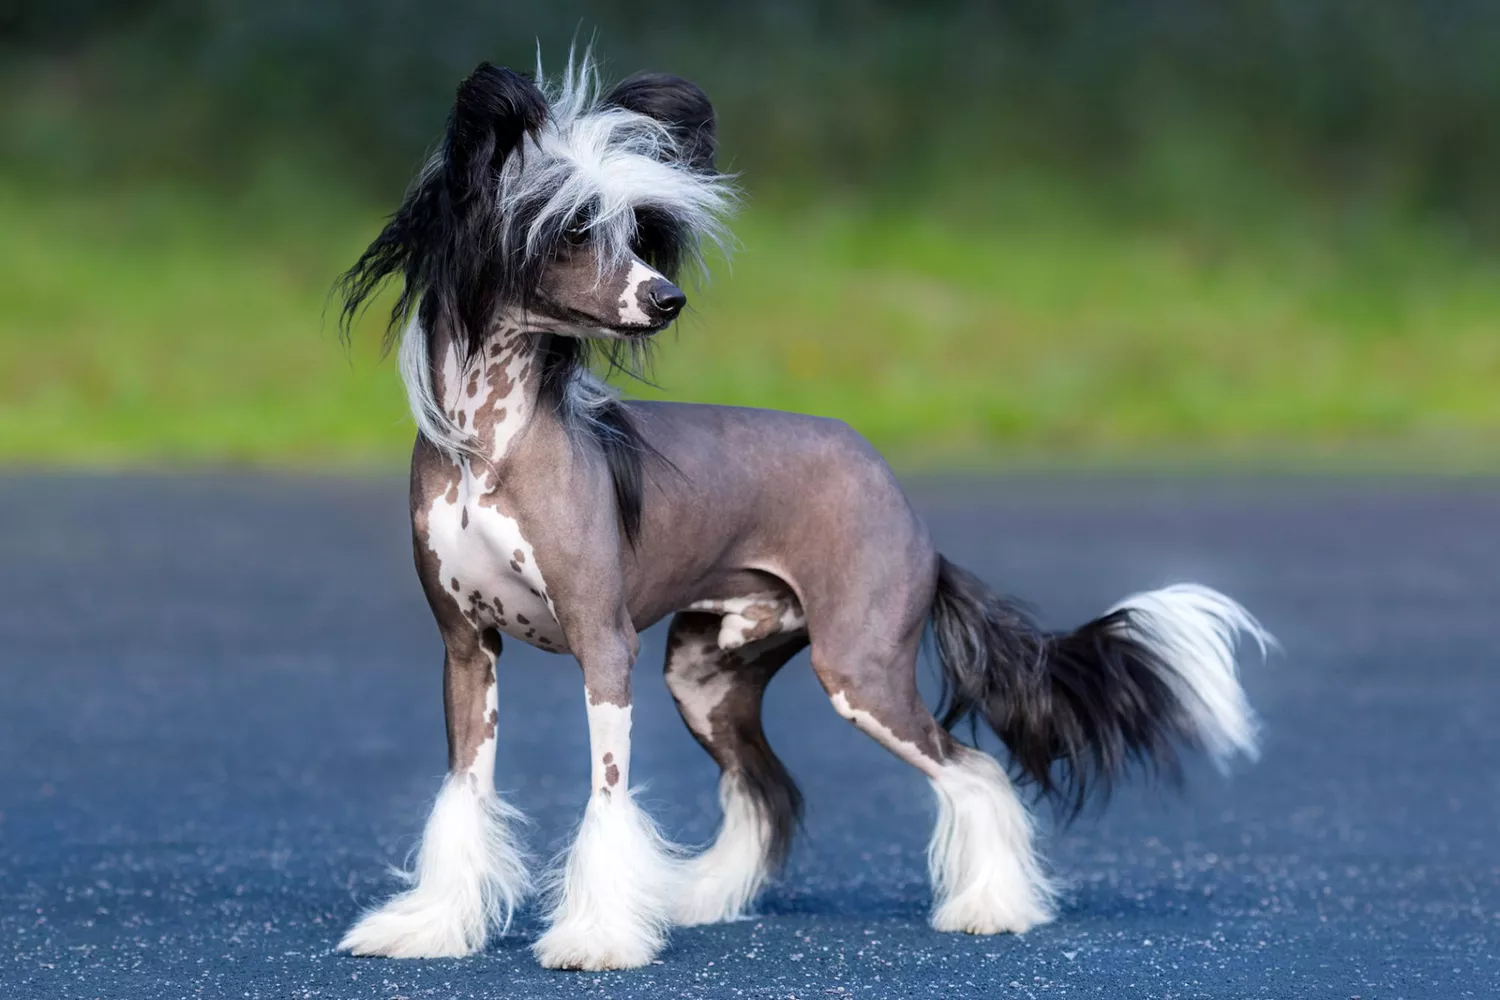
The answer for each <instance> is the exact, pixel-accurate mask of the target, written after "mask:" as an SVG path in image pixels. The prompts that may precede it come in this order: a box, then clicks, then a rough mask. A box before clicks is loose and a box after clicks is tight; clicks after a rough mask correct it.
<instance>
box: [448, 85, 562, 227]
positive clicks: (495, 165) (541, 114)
mask: <svg viewBox="0 0 1500 1000" xmlns="http://www.w3.org/2000/svg"><path fill="white" fill-rule="evenodd" d="M546 120H547V101H546V99H545V98H543V97H542V94H541V91H539V90H538V89H537V87H536V84H534V83H532V82H531V80H529V79H527V78H526V77H524V76H522V75H521V74H520V73H517V72H516V71H514V70H510V69H501V68H500V67H498V66H495V65H492V64H491V63H487V62H485V63H480V64H479V66H478V68H476V69H475V70H474V72H473V73H471V74H469V77H468V79H466V80H465V81H464V82H463V83H460V84H459V85H458V93H457V95H456V96H455V97H454V100H453V111H452V113H451V114H449V116H448V134H447V136H446V138H445V139H444V143H443V147H444V153H445V156H446V160H447V163H446V172H447V174H448V177H447V182H448V186H449V193H450V194H451V195H452V196H453V197H454V199H455V201H461V200H463V199H466V198H471V197H473V196H474V195H476V194H479V193H481V192H487V191H488V190H489V189H490V187H491V186H492V184H493V178H494V172H495V171H497V170H499V169H500V167H501V165H503V164H504V163H505V160H506V158H507V157H509V156H510V155H511V153H513V152H515V151H516V149H517V147H519V146H520V144H521V141H522V138H523V137H524V136H526V135H528V134H530V135H533V136H534V135H536V133H537V130H538V129H540V128H541V127H542V124H543V123H544V122H545V121H546Z"/></svg>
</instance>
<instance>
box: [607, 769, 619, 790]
mask: <svg viewBox="0 0 1500 1000" xmlns="http://www.w3.org/2000/svg"><path fill="white" fill-rule="evenodd" d="M604 780H605V781H606V782H608V783H609V787H610V788H613V787H615V786H616V785H618V784H619V783H620V769H619V768H618V767H616V766H615V765H614V764H611V765H609V766H608V767H606V768H605V769H604Z"/></svg>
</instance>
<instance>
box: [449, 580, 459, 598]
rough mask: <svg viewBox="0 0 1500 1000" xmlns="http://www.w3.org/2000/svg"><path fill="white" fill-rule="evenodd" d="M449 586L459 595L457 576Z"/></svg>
mask: <svg viewBox="0 0 1500 1000" xmlns="http://www.w3.org/2000/svg"><path fill="white" fill-rule="evenodd" d="M448 585H449V586H450V587H452V588H453V592H454V593H455V594H456V593H458V577H456V576H455V577H454V578H453V580H452V581H451V582H450V583H449V584H448Z"/></svg>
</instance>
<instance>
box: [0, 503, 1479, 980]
mask: <svg viewBox="0 0 1500 1000" xmlns="http://www.w3.org/2000/svg"><path fill="white" fill-rule="evenodd" d="M913 493H914V495H915V497H916V499H917V502H918V506H919V507H920V508H921V509H922V510H923V511H924V513H925V514H926V515H927V516H928V517H929V519H930V522H931V523H932V525H933V527H934V531H935V534H936V535H937V537H938V539H939V541H940V542H941V544H942V547H943V549H944V550H945V551H946V552H947V553H948V554H949V555H950V556H951V557H953V558H955V559H957V560H958V561H960V562H962V563H964V564H966V565H968V566H970V567H971V568H973V569H974V570H976V571H977V572H979V573H980V574H981V575H982V576H984V577H985V578H986V579H988V580H989V581H990V582H991V583H992V584H994V585H996V586H997V587H998V588H1001V589H1003V590H1006V591H1008V592H1012V593H1015V594H1018V595H1020V596H1022V597H1025V598H1027V599H1029V600H1031V601H1033V602H1035V603H1036V604H1037V605H1038V606H1039V607H1040V608H1041V610H1042V612H1043V615H1044V617H1045V618H1046V619H1047V620H1048V621H1049V622H1050V623H1052V624H1055V625H1065V624H1069V623H1075V622H1078V621H1081V620H1082V619H1084V618H1086V617H1089V616H1091V615H1093V614H1095V613H1097V612H1098V611H1100V610H1102V609H1103V608H1105V607H1106V606H1108V604H1110V603H1111V602H1113V601H1114V600H1115V599H1117V598H1119V597H1121V596H1123V595H1124V594H1125V593H1127V592H1129V591H1131V590H1134V589H1140V588H1144V587H1149V586H1154V585H1158V584H1161V583H1164V582H1169V581H1172V580H1176V579H1195V580H1200V581H1202V582H1205V583H1209V584H1212V585H1214V586H1217V587H1219V588H1221V589H1223V590H1225V591H1227V592H1228V593H1230V594H1232V595H1234V596H1236V597H1238V598H1240V599H1241V600H1242V601H1244V602H1245V603H1246V604H1247V605H1248V606H1249V607H1250V608H1251V609H1252V610H1253V611H1255V612H1256V613H1258V614H1259V615H1260V616H1261V617H1262V619H1263V620H1264V621H1265V623H1266V624H1267V625H1268V626H1269V627H1270V628H1271V629H1272V630H1273V631H1275V632H1276V633H1277V634H1278V635H1279V636H1280V637H1281V639H1282V640H1283V643H1284V645H1285V647H1286V653H1285V655H1284V656H1281V657H1278V658H1275V659H1273V660H1272V661H1271V662H1269V663H1268V664H1266V665H1265V666H1263V667H1261V666H1254V667H1252V669H1250V670H1249V671H1248V674H1247V676H1246V678H1245V683H1246V687H1247V688H1248V690H1249V692H1250V695H1251V699H1252V701H1253V702H1254V703H1255V704H1256V705H1257V706H1258V708H1259V709H1260V710H1261V712H1262V714H1263V716H1264V719H1265V723H1266V733H1267V735H1266V742H1265V753H1264V757H1263V759H1262V760H1261V762H1260V763H1259V764H1258V765H1255V766H1251V767H1242V768H1241V769H1240V770H1239V771H1238V772H1237V773H1235V774H1234V775H1232V776H1231V777H1230V778H1229V779H1227V780H1224V779H1221V778H1220V777H1218V776H1217V775H1216V774H1214V773H1213V772H1211V771H1209V770H1208V769H1207V768H1198V769H1195V770H1194V771H1193V772H1192V773H1191V774H1190V775H1189V781H1188V786H1187V789H1186V791H1187V794H1186V796H1185V797H1180V798H1179V797H1176V796H1174V795H1172V794H1169V793H1166V792H1162V791H1155V790H1150V789H1135V788H1132V789H1128V790H1126V791H1125V792H1123V793H1122V794H1119V795H1118V796H1117V797H1116V798H1115V800H1114V801H1113V802H1111V803H1110V805H1109V807H1108V808H1107V809H1106V810H1105V811H1104V812H1103V813H1102V814H1101V815H1097V816H1090V817H1086V818H1084V819H1083V820H1081V821H1080V822H1078V823H1076V824H1075V825H1073V826H1072V827H1070V828H1068V829H1066V830H1062V831H1054V832H1053V833H1052V834H1050V835H1049V836H1048V838H1047V846H1048V854H1049V855H1050V857H1051V859H1052V861H1053V864H1054V867H1055V869H1056V870H1057V872H1058V873H1059V874H1060V875H1061V876H1062V877H1063V878H1064V880H1065V882H1066V885H1067V893H1066V898H1065V904H1064V906H1063V910H1062V915H1061V918H1060V919H1059V920H1058V922H1057V923H1056V924H1054V925H1052V926H1049V927H1046V928H1042V929H1039V930H1037V931H1035V932H1033V933H1031V934H1028V935H1026V936H1024V937H1020V938H1016V937H1000V938H974V937H967V936H955V935H940V934H936V933H933V932H932V931H930V930H929V929H927V927H926V926H925V924H924V917H925V913H926V907H927V899H928V889H927V884H926V879H925V875H924V866H923V855H922V851H923V845H924V843H925V839H926V835H927V832H928V828H929V825H930V822H931V817H932V806H931V803H930V801H929V794H928V792H927V789H926V787H925V785H924V783H923V782H922V781H921V779H920V778H919V777H918V776H917V775H916V774H915V773H913V772H910V771H908V770H907V769H906V768H905V767H904V766H903V765H901V764H900V763H898V762H897V761H896V760H895V759H894V758H891V757H888V756H887V755H886V754H885V753H884V751H882V750H880V749H879V748H878V747H876V746H875V745H874V744H872V743H870V742H868V741H867V740H865V739H864V738H863V737H862V736H860V735H859V734H858V733H857V732H855V731H854V730H852V729H851V728H850V727H848V726H847V725H845V724H844V723H842V722H841V721H840V720H839V719H838V718H837V716H836V715H834V713H833V712H832V710H831V709H830V708H829V706H828V704H827V701H826V699H825V698H824V697H823V695H822V693H821V691H820V690H819V688H818V687H817V685H816V683H815V682H814V681H813V679H812V677H811V673H810V671H809V670H808V669H807V668H806V664H805V658H804V659H802V660H799V661H798V662H795V663H794V664H793V665H792V666H791V667H790V668H788V669H787V670H786V671H783V673H782V675H781V677H779V678H778V679H777V681H776V683H775V684H773V686H772V689H771V691H770V694H769V701H768V706H767V729H768V731H769V733H770V737H771V741H772V743H773V744H774V745H775V746H776V747H777V748H778V750H779V751H780V753H781V754H782V756H783V757H784V758H785V760H786V761H787V763H788V765H789V767H790V768H791V770H792V772H793V773H794V774H795V775H796V776H797V777H798V779H799V780H800V782H801V784H802V787H803V790H804V791H805V793H806V795H807V800H808V816H807V821H806V829H805V832H804V835H803V836H802V837H801V838H800V839H799V841H798V844H797V847H796V849H795V851H794V854H793V858H792V862H791V866H790V869H789V871H788V872H787V874H786V876H785V878H784V879H783V880H782V881H781V882H779V883H778V884H777V885H776V886H775V887H774V888H773V889H772V890H771V891H770V892H769V894H768V895H767V896H766V897H765V899H764V901H763V903H762V906H761V913H762V915H761V916H760V917H759V918H758V919H753V920H747V921H744V922H740V923H736V924H732V925H728V926H720V927H713V928H706V929H692V930H683V931H679V932H678V933H677V934H676V935H675V936H674V938H673V941H672V944H671V946H670V947H669V949H668V950H667V951H666V952H665V953H664V954H663V956H662V958H661V961H660V963H659V964H657V965H654V966H652V967H650V968H648V969H645V970H641V971H636V972H630V973H610V974H602V975H594V974H584V975H580V974H567V973H551V972H544V971H542V970H540V969H539V968H537V966H536V965H535V963H534V962H533V961H532V960H531V958H530V956H529V954H528V952H527V950H526V948H527V945H528V943H529V941H530V939H531V938H533V937H534V936H535V934H536V932H537V928H538V923H537V914H536V912H535V910H534V909H533V908H528V909H527V910H526V911H525V912H524V913H523V914H522V916H521V918H520V919H519V920H518V923H517V927H516V929H515V931H514V932H513V934H512V936H510V937H508V938H506V939H503V940H500V941H497V942H496V943H494V944H492V945H491V947H490V948H489V950H488V951H486V952H485V953H484V954H483V955H482V956H478V957H475V958H471V959H466V960H453V961H449V960H444V961H431V962H393V961H385V960H369V959H351V958H347V957H344V956H342V955H339V954H337V953H335V952H334V951H333V950H332V946H333V944H334V942H335V941H336V940H337V937H338V935H339V933H340V932H341V931H342V930H343V928H344V927H345V926H346V925H347V923H348V922H349V920H350V919H351V918H352V917H353V916H354V914H355V913H356V912H357V910H358V909H359V907H360V906H361V905H363V904H365V903H367V902H369V901H371V900H373V899H376V898H378V897H379V896H381V895H382V894H383V893H385V892H387V891H389V890H390V889H391V887H392V883H391V881H390V880H389V879H388V878H387V877H386V876H385V874H384V866H385V865H387V864H389V863H393V862H398V861H400V860H401V858H402V857H403V855H404V854H405V852H406V851H407V850H408V849H409V848H410V847H411V846H412V844H413V843H414V840H415V836H416V833H417V831H418V830H419V829H420V824H421V821H422V818H423V815H424V811H425V807H426V805H427V802H428V800H429V799H430V796H431V795H432V794H433V793H434V792H435V791H436V789H437V783H438V780H439V777H440V775H441V772H442V770H443V764H444V750H443V727H442V719H441V706H440V698H439V690H440V674H441V668H440V664H441V654H440V648H439V643H438V640H437V636H436V633H435V630H434V628H433V626H432V624H431V621H430V618H429V617H428V614H427V611H426V608H425V607H424V606H423V603H422V598H421V596H420V593H419V591H418V589H417V586H416V582H415V579H414V576H413V574H412V571H411V569H410V566H409V559H410V549H409V543H408V541H407V526H406V523H405V499H404V495H403V494H404V487H403V484H402V482H401V480H400V479H399V478H398V477H389V478H369V479H334V480H310V479H297V478H278V477H274V476H248V475H223V476H214V477H180V476H177V477H174V476H161V477H109V476H85V475H76V476H53V475H35V476H24V475H16V474H12V475H10V476H8V477H6V478H0V997H3V998H5V1000H10V998H29V997H47V998H64V997H104V998H110V1000H121V998H135V997H173V998H176V997H194V996H208V997H250V998H255V997H267V998H271V997H275V998H281V997H381V998H398V997H410V998H416V997H442V998H448V997H554V996H557V997H561V996H588V997H593V996H601V997H602V996H614V997H643V998H664V997H740V996H743V997H798V998H813V997H840V996H851V997H852V996H858V997H906V996H920V997H1053V996H1056V997H1122V998H1123V997H1130V998H1136V997H1161V998H1166V997H1271V998H1290V997H1334V998H1351V997H1359V998H1361V1000H1373V998H1395V997H1438V998H1459V997H1480V998H1488V997H1494V996H1497V995H1500V925H1497V910H1500V673H1497V671H1500V663H1497V652H1496V649H1497V647H1496V642H1495V635H1496V632H1497V624H1496V613H1497V611H1500V521H1497V516H1496V512H1497V502H1500V485H1497V484H1495V483H1493V482H1472V481H1461V480H1451V481H1396V482H1378V481H1373V480H1362V479H1361V480H1330V481H1312V480H1305V479H1303V480H1283V481H1277V480H1256V479H1241V480H1206V479H1198V480H1194V479H1183V480H1165V479H1160V480H1142V479H1110V478H1096V477H1082V476H1079V477H1068V476H1061V477H1051V478H1018V479H1011V480H1002V481H992V482H936V481H918V482H915V483H914V484H913ZM661 651H662V635H661V630H660V629H656V630H653V631H652V632H651V633H649V634H648V635H647V636H646V637H645V640H644V643H643V652H642V658H641V662H640V666H639V669H638V675H637V685H636V686H637V692H638V707H637V709H636V718H637V722H636V726H637V744H636V746H637V750H636V756H635V761H634V765H633V771H634V773H635V775H636V776H637V778H638V779H639V780H644V781H645V782H646V783H647V784H648V786H649V787H648V789H647V792H646V795H645V799H646V801H648V802H649V803H650V805H651V808H652V811H653V812H654V814H655V815H656V816H657V817H658V818H659V819H660V820H661V821H662V823H663V825H664V826H665V827H666V829H667V830H668V832H669V833H670V834H671V835H672V836H674V837H675V838H677V839H679V840H681V841H684V842H688V843H696V842H701V841H703V840H704V839H706V838H707V837H708V836H709V835H710V834H711V832H712V829H713V825H714V822H715V820H716V805H715V799H714V777H715V771H714V768H713V767H712V765H711V764H710V762H709V761H708V758H707V757H706V756H705V755H704V754H703V753H702V751H701V750H699V749H698V747H697V746H696V744H694V743H693V742H692V740H691V738H690V737H689V736H688V735H687V733H686V731H685V730H684V729H683V728H682V726H681V724H680V723H679V721H678V720H677V718H676V715H675V712H674V711H673V709H672V707H671V703H670V701H669V699H668V698H667V697H666V694H665V692H664V690H663V687H662V685H661V682H660V680H659V664H660V658H661ZM500 685H501V723H500V733H501V741H500V756H499V764H498V771H499V783H500V785H501V787H502V788H503V789H505V790H507V791H508V792H509V793H510V796H511V798H512V800H513V801H514V802H515V803H516V804H517V805H519V806H520V807H521V808H522V809H523V810H524V811H525V812H526V813H527V814H528V815H529V816H530V817H531V818H532V820H533V825H532V827H531V829H530V831H529V840H530V844H531V846H532V847H533V848H534V849H536V851H537V852H538V853H539V854H543V855H545V854H547V853H549V852H551V851H553V850H556V849H558V848H560V847H561V846H562V844H563V843H564V842H565V839H566V835H567V832H568V830H569V829H570V827H571V826H572V824H573V823H574V822H575V821H576V819H577V817H578V815H579V811H580V809H581V807H582V805H583V801H584V797H585V795H586V793H587V774H588V758H587V753H586V746H585V740H586V732H585V722H584V713H583V703H582V693H581V684H580V680H579V677H578V674H577V669H576V666H575V665H574V663H573V661H572V660H570V659H566V658H560V657H553V656H548V655H545V654H541V653H535V652H532V651H531V650H528V649H522V648H519V646H518V644H516V643H510V644H509V645H508V646H507V649H506V653H505V656H504V660H503V664H502V669H501V671H500Z"/></svg>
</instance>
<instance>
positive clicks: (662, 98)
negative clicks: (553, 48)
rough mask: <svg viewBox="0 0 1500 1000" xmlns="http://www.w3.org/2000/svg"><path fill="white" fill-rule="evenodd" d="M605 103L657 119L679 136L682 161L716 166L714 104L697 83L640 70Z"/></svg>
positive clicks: (705, 167)
mask: <svg viewBox="0 0 1500 1000" xmlns="http://www.w3.org/2000/svg"><path fill="white" fill-rule="evenodd" d="M604 102H605V103H606V104H613V105H616V106H618V107H622V108H625V109H626V110H629V111H635V112H638V113H640V114H643V115H647V116H649V117H651V118H655V119H656V120H657V121H659V122H661V123H663V124H664V125H666V126H668V127H669V128H670V129H671V130H672V132H673V134H674V135H675V136H676V137H677V143H678V147H679V148H680V149H681V151H682V159H683V162H685V163H686V164H687V165H688V166H690V167H693V168H694V169H696V170H706V171H712V170H713V169H714V151H715V145H716V144H715V139H714V106H713V105H712V104H710V103H709V100H708V95H707V94H705V93H704V92H703V91H702V90H700V89H699V88H698V85H697V84H695V83H690V82H688V81H687V80H684V79H683V78H682V77H680V76H671V75H669V74H667V73H637V74H636V75H635V76H632V77H630V78H629V79H626V80H623V81H621V83H620V85H619V86H617V87H615V89H614V90H612V91H610V92H609V96H607V97H606V98H605V99H604Z"/></svg>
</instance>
